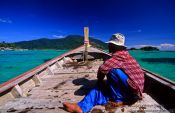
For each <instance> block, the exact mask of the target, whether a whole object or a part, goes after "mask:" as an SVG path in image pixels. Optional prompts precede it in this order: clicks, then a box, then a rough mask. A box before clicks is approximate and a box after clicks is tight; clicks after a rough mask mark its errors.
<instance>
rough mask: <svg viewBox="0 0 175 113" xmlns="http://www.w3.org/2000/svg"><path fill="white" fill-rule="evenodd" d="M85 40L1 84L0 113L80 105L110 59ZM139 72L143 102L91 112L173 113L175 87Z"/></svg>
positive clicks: (56, 112)
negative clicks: (64, 104)
mask: <svg viewBox="0 0 175 113" xmlns="http://www.w3.org/2000/svg"><path fill="white" fill-rule="evenodd" d="M85 32H87V31H85ZM85 37H86V40H85V44H84V45H82V46H80V47H78V48H76V49H73V50H71V51H69V52H67V53H65V54H63V55H61V56H58V57H56V58H54V59H52V60H50V61H48V62H46V63H44V64H42V65H40V66H38V67H36V68H34V69H32V70H30V71H28V72H26V73H24V74H22V75H20V76H17V77H16V78H13V79H11V80H9V81H7V82H5V83H3V84H1V85H0V113H6V112H13V113H26V112H28V113H66V111H65V110H64V109H63V106H62V102H65V101H68V102H78V101H80V100H81V99H82V98H83V97H84V95H85V94H86V93H88V92H89V90H90V89H91V88H93V86H94V85H95V83H96V74H97V70H98V67H99V66H100V65H101V64H102V63H103V61H104V60H105V59H107V58H109V57H110V54H108V53H107V52H105V51H103V50H101V49H97V48H95V47H92V46H90V47H88V39H87V37H88V35H87V34H86V35H85ZM143 70H144V71H145V88H144V94H143V95H144V98H143V100H141V101H138V102H136V103H134V104H132V105H130V106H127V105H126V106H122V107H120V108H115V109H107V108H106V107H105V106H96V107H94V109H96V110H98V112H100V113H109V112H110V113H111V112H115V113H121V112H124V113H155V112H156V113H157V112H159V113H171V112H172V113H174V112H175V102H174V100H175V83H174V82H172V81H170V80H168V79H166V78H164V77H161V76H159V75H156V74H154V73H152V72H149V71H148V70H145V69H143ZM111 110H112V111H111ZM93 112H94V111H93Z"/></svg>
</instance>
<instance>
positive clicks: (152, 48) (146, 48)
mask: <svg viewBox="0 0 175 113" xmlns="http://www.w3.org/2000/svg"><path fill="white" fill-rule="evenodd" d="M129 50H143V51H159V49H158V48H157V47H152V46H145V47H142V48H139V49H137V48H130V49H129Z"/></svg>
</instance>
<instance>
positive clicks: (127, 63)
mask: <svg viewBox="0 0 175 113" xmlns="http://www.w3.org/2000/svg"><path fill="white" fill-rule="evenodd" d="M124 41H125V37H124V36H123V35H122V34H119V33H118V34H114V35H112V38H111V39H110V41H109V42H108V48H109V52H110V53H112V57H111V58H110V59H108V60H106V61H105V62H104V64H102V65H101V66H100V67H99V69H98V74H97V78H98V81H97V85H96V87H95V88H94V89H92V90H91V91H90V92H89V94H87V95H86V96H85V97H84V99H83V100H81V101H80V102H79V103H67V102H65V103H63V106H64V107H65V109H66V110H67V111H69V112H74V113H87V112H89V111H90V110H91V109H92V108H93V107H94V106H95V105H104V104H107V103H111V102H112V103H113V105H116V106H118V105H123V104H128V103H130V102H132V101H135V100H138V99H142V92H143V88H144V73H143V71H142V69H141V68H140V66H139V64H138V63H137V62H136V60H135V59H134V58H133V57H132V56H130V55H129V53H128V51H127V50H126V47H125V46H124ZM105 75H106V76H107V84H105V86H104V84H103V79H104V77H105Z"/></svg>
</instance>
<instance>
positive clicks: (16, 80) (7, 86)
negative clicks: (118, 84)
mask: <svg viewBox="0 0 175 113" xmlns="http://www.w3.org/2000/svg"><path fill="white" fill-rule="evenodd" d="M82 47H84V45H81V46H79V47H77V48H75V49H72V50H70V51H68V52H66V53H64V54H62V55H60V56H58V57H55V58H53V59H51V60H49V61H47V62H46V63H43V64H41V65H39V66H37V67H35V68H33V69H31V70H29V71H27V72H25V73H23V74H21V75H19V76H17V77H15V78H12V79H10V80H8V81H7V82H4V83H3V84H0V94H1V93H3V92H4V91H7V90H9V89H10V88H12V87H14V86H15V85H18V84H19V83H21V82H23V81H24V80H27V79H28V78H30V77H32V76H34V75H36V74H38V73H40V72H41V71H42V70H44V69H46V68H47V67H49V66H51V65H53V64H54V63H56V62H57V61H58V60H60V59H61V58H63V57H65V56H67V55H69V54H71V53H74V51H76V50H77V49H80V48H82ZM94 48H95V47H94ZM98 50H100V51H101V52H102V53H104V54H106V55H109V56H111V54H109V53H107V52H106V51H104V50H102V49H99V48H98ZM142 69H143V71H144V72H145V73H148V74H146V75H147V76H150V75H149V74H151V75H152V76H154V77H156V78H158V79H159V80H162V81H163V82H164V83H163V82H161V81H159V82H161V83H163V84H165V82H166V84H165V85H167V84H168V85H169V86H170V87H171V88H173V89H175V88H174V87H175V82H173V81H171V80H169V79H167V78H165V77H162V76H160V75H157V74H155V73H153V72H150V71H148V70H146V69H144V68H142ZM154 79H155V78H154Z"/></svg>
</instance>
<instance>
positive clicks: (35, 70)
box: [0, 45, 84, 94]
mask: <svg viewBox="0 0 175 113" xmlns="http://www.w3.org/2000/svg"><path fill="white" fill-rule="evenodd" d="M83 46H84V45H81V46H79V47H77V48H75V49H72V50H70V51H68V52H66V53H64V54H62V55H60V56H57V57H55V58H53V59H51V60H49V61H47V62H45V63H43V64H41V65H39V66H37V67H35V68H33V69H31V70H29V71H27V72H25V73H23V74H20V75H19V76H17V77H15V78H12V79H10V80H8V81H6V82H4V83H2V84H0V94H1V93H3V92H4V91H7V90H9V89H10V88H12V87H14V86H16V85H18V84H19V83H21V82H23V81H24V80H27V79H28V78H30V77H32V76H34V75H36V74H37V73H39V72H41V71H42V70H44V69H46V68H47V67H49V66H51V65H53V64H54V63H56V62H57V61H58V60H60V59H61V58H63V57H65V56H67V55H69V54H70V53H72V52H74V51H76V50H77V49H80V48H81V47H83Z"/></svg>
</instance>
